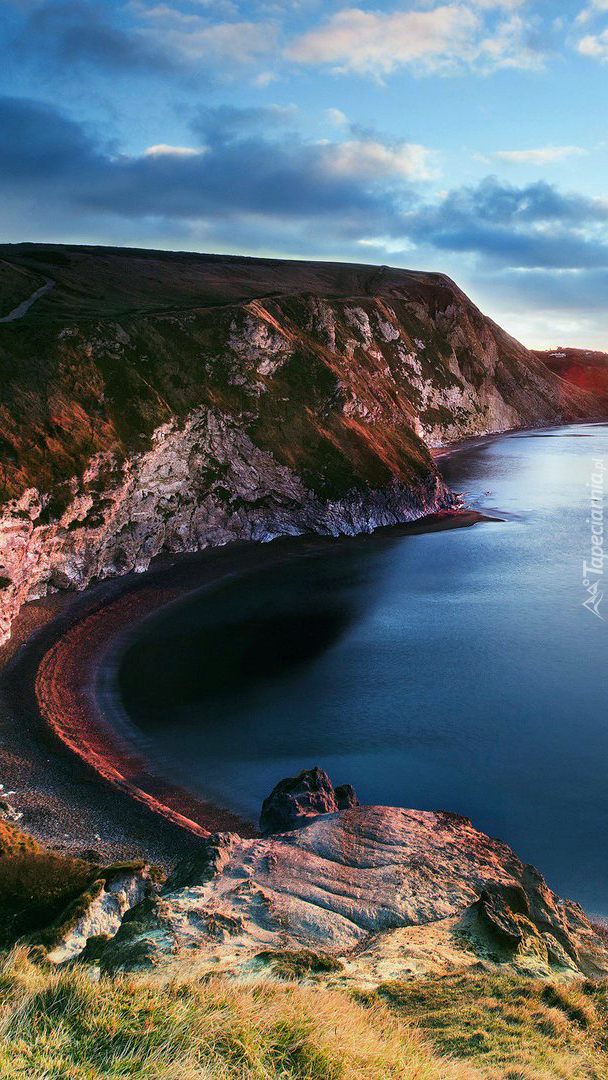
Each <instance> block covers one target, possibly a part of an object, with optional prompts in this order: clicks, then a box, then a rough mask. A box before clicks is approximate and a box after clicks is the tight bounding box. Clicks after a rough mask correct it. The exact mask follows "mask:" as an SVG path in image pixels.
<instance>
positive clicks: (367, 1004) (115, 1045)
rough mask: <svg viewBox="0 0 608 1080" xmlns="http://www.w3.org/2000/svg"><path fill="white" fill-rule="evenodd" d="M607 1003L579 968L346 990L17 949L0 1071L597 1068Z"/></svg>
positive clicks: (38, 1076) (483, 1078) (572, 1073)
mask: <svg viewBox="0 0 608 1080" xmlns="http://www.w3.org/2000/svg"><path fill="white" fill-rule="evenodd" d="M176 971H177V974H176ZM607 1013H608V988H607V987H606V985H605V984H601V983H592V982H584V981H578V982H572V983H547V982H543V981H541V980H529V979H523V978H516V977H513V976H494V975H485V974H480V975H479V976H446V977H444V978H435V979H425V980H420V981H417V982H408V983H392V984H390V985H386V986H384V987H383V988H381V991H380V993H371V992H370V993H366V994H360V995H354V994H352V993H350V994H349V993H347V992H346V991H341V990H333V989H328V988H327V987H324V986H321V985H319V986H314V985H310V984H309V985H306V986H304V985H302V984H298V983H296V982H281V981H276V980H268V979H266V980H262V979H260V980H259V981H251V982H237V981H236V980H231V979H227V978H220V977H215V978H209V977H208V976H202V975H201V974H200V972H197V970H196V967H195V965H193V966H191V967H189V966H188V965H187V964H186V963H185V962H184V961H182V962H181V964H180V965H179V966H173V967H172V968H170V969H166V970H165V973H164V974H162V973H152V974H141V975H136V976H130V977H120V978H116V979H109V978H104V977H101V978H99V977H98V976H97V975H96V973H95V969H91V968H88V969H87V968H84V967H82V966H78V965H76V966H73V967H69V968H67V969H63V970H62V971H60V972H58V971H57V970H53V969H51V968H50V967H46V966H44V965H40V964H34V963H32V962H31V960H29V959H28V957H27V954H26V952H25V951H24V950H16V951H15V952H13V953H11V954H10V955H9V956H8V957H7V958H6V959H5V960H4V962H3V964H2V966H1V967H0V1026H1V1032H0V1076H1V1077H2V1078H3V1080H16V1078H18V1077H25V1076H27V1077H28V1078H30V1080H101V1078H104V1080H105V1078H108V1080H118V1078H119V1077H121V1078H123V1077H134V1078H137V1080H156V1078H160V1077H162V1078H163V1080H165V1078H166V1080H195V1078H197V1080H202V1078H204V1080H606V1076H608V1029H607V1026H606V1018H607Z"/></svg>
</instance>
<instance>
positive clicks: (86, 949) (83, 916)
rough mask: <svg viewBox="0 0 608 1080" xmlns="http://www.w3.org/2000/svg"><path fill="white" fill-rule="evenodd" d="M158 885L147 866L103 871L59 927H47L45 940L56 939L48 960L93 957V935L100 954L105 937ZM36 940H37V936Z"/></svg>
mask: <svg viewBox="0 0 608 1080" xmlns="http://www.w3.org/2000/svg"><path fill="white" fill-rule="evenodd" d="M155 887H156V886H155V881H154V876H153V875H151V873H150V870H149V868H148V867H145V866H144V867H141V868H135V867H133V868H131V867H124V868H121V867H117V868H116V869H110V870H109V871H104V872H103V873H100V878H99V880H98V881H96V882H95V883H94V884H93V885H92V886H91V888H90V889H89V890H88V891H87V893H86V894H84V895H83V896H82V897H81V898H80V899H79V900H77V901H76V902H75V903H74V904H72V905H71V906H70V908H68V909H67V911H66V912H64V914H63V915H62V916H61V917H60V918H59V920H58V922H57V925H56V927H49V928H48V930H47V931H45V933H44V939H45V941H48V940H49V939H51V940H52V945H51V946H50V947H49V948H47V953H46V957H47V960H49V961H50V962H51V963H54V964H62V963H65V962H66V961H68V960H75V959H76V958H78V957H80V956H84V955H85V953H86V958H87V959H89V958H91V956H92V953H93V951H95V950H93V948H92V944H91V945H89V941H90V940H91V939H92V938H93V939H95V941H96V948H97V951H98V953H99V954H100V953H101V951H102V942H103V939H106V940H110V939H112V938H113V937H114V935H115V934H116V932H117V930H118V929H119V927H120V925H121V923H122V921H123V918H124V916H125V914H126V913H127V912H128V911H129V910H130V908H133V907H135V906H136V905H139V904H141V902H142V901H143V900H144V898H145V897H147V896H150V895H151V894H152V893H153V892H154V890H155ZM32 944H36V938H35V937H34V938H33V939H32Z"/></svg>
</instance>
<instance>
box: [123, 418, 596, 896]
mask: <svg viewBox="0 0 608 1080" xmlns="http://www.w3.org/2000/svg"><path fill="white" fill-rule="evenodd" d="M598 444H601V448H602V449H603V452H604V454H605V459H606V461H607V463H608V428H606V427H594V428H591V427H585V426H580V427H571V428H567V429H560V430H555V431H552V432H537V433H532V434H530V435H526V434H517V435H512V436H508V437H504V438H501V439H497V440H492V441H489V442H486V443H481V444H480V445H478V446H475V447H472V448H470V449H467V450H466V451H462V452H460V453H459V454H457V455H455V456H454V457H453V458H451V459H448V460H446V461H444V462H443V463H442V468H443V469H444V472H445V475H446V478H447V480H448V482H449V483H450V484H452V486H453V487H455V488H456V489H457V490H459V491H464V492H466V493H467V495H468V497H469V498H471V499H472V500H474V501H475V502H477V503H478V504H479V505H480V506H481V507H482V508H483V509H484V510H487V511H488V512H489V513H496V514H497V515H499V516H500V517H502V518H503V519H504V520H503V521H500V522H496V523H485V524H480V525H476V526H475V527H473V528H471V529H461V530H455V531H449V532H435V533H427V534H422V535H408V536H399V535H395V534H393V533H390V532H388V533H386V532H385V533H382V534H378V535H377V536H375V537H373V538H363V539H355V540H350V541H336V542H335V544H332V545H330V546H329V550H328V551H327V552H326V553H324V554H323V555H322V556H312V555H310V554H307V555H306V556H304V555H302V556H301V557H298V556H297V555H296V556H294V557H293V558H292V559H291V560H290V561H289V562H288V563H283V564H282V565H280V566H277V567H275V568H274V569H269V570H265V571H261V572H258V573H255V574H251V575H250V576H248V577H245V578H243V579H241V580H233V581H230V582H228V583H227V584H224V585H222V586H220V587H217V588H215V589H214V590H209V591H205V592H203V593H200V594H198V595H197V596H196V597H194V598H192V599H190V600H189V601H187V602H184V603H182V604H181V605H179V606H177V607H173V608H170V609H168V610H167V612H166V613H164V614H163V615H162V616H160V617H157V618H156V619H155V620H153V621H152V622H151V623H149V624H148V626H147V627H146V629H145V631H142V634H141V635H140V637H139V638H137V639H136V640H135V641H134V642H132V643H131V645H130V646H129V648H128V650H127V652H126V653H125V654H124V656H123V659H122V663H121V665H120V669H119V676H118V687H119V692H120V694H121V695H122V700H123V702H124V705H125V708H126V710H127V712H128V714H129V716H130V718H131V719H132V721H133V722H134V723H135V724H136V725H137V726H138V728H139V729H140V731H141V732H142V734H143V737H144V738H145V745H146V749H147V752H148V754H149V755H150V756H151V758H152V759H153V760H155V762H156V763H157V764H158V766H159V767H160V768H162V770H164V771H165V772H166V773H167V775H169V776H172V777H177V778H179V779H180V780H181V782H183V783H185V784H186V785H187V786H190V787H191V788H192V789H193V790H195V791H198V792H200V793H202V794H204V795H206V796H212V797H215V798H216V799H218V800H220V801H221V802H223V803H225V804H227V805H229V806H230V807H232V808H234V809H236V810H239V811H241V812H245V813H248V814H249V815H251V816H255V815H256V814H257V811H258V809H259V805H260V802H261V800H262V799H263V798H264V796H265V795H266V794H267V793H268V791H269V790H270V788H271V787H272V785H273V784H274V783H276V781H277V780H278V779H280V778H281V777H282V776H284V775H287V774H289V773H292V772H294V771H297V770H299V769H301V768H302V767H304V766H307V765H312V764H315V763H318V764H321V765H323V766H324V767H325V768H326V769H327V770H328V771H329V772H330V774H331V775H332V778H333V779H334V782H336V783H342V782H346V781H350V782H351V783H354V785H355V787H356V788H357V790H358V792H359V795H360V797H361V799H362V801H365V802H380V803H387V804H394V805H405V806H417V807H421V808H430V809H446V810H453V811H457V812H459V813H463V814H467V815H468V816H470V817H471V818H472V819H473V821H474V823H475V824H476V825H477V826H479V827H480V828H482V829H483V830H484V831H486V832H489V833H490V834H491V835H496V836H500V837H502V838H503V839H505V840H507V841H508V842H510V843H511V844H513V846H514V847H515V848H516V850H517V851H518V853H519V854H520V855H522V857H523V858H524V859H526V860H529V861H532V862H535V863H536V864H537V865H539V866H540V868H541V869H542V870H543V872H544V873H545V874H546V875H547V877H548V878H549V880H550V882H551V884H552V885H553V886H554V887H555V888H557V889H558V890H559V891H561V892H563V893H566V894H567V895H570V896H573V897H574V898H576V899H579V900H580V901H581V902H583V903H584V904H585V905H586V906H587V907H589V908H590V909H591V910H593V911H598V912H608V895H607V885H608V837H607V828H606V825H607V814H608V786H607V784H606V766H607V764H608V725H607V722H606V721H607V719H608V710H607V708H606V704H607V702H606V659H607V656H606V653H607V645H608V596H607V597H606V600H605V605H606V612H605V614H606V619H607V621H606V622H603V621H602V620H601V619H598V618H596V617H594V615H593V614H592V613H591V612H589V611H588V610H585V609H584V608H583V607H582V601H583V599H584V598H585V594H584V591H583V589H582V573H581V569H582V561H583V558H584V557H585V556H586V555H587V554H588V551H589V547H588V530H589V525H588V524H587V523H586V518H588V516H589V513H588V496H589V489H588V487H587V486H586V485H587V484H588V482H589V476H590V472H591V467H592V461H593V457H592V453H595V452H596V451H597V447H598ZM600 610H601V609H600Z"/></svg>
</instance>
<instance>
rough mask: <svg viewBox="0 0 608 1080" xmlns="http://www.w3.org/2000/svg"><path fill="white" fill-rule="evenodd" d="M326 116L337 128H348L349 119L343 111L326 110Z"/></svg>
mask: <svg viewBox="0 0 608 1080" xmlns="http://www.w3.org/2000/svg"><path fill="white" fill-rule="evenodd" d="M325 115H326V117H327V119H328V120H329V122H330V124H334V125H335V127H348V117H347V115H346V113H343V112H342V109H333V108H332V109H326V110H325Z"/></svg>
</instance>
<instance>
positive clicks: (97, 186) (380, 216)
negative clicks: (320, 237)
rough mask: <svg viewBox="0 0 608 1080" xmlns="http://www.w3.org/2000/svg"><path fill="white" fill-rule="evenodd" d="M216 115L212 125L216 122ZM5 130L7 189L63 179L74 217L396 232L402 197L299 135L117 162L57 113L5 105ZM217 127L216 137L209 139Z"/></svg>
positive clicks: (3, 179)
mask: <svg viewBox="0 0 608 1080" xmlns="http://www.w3.org/2000/svg"><path fill="white" fill-rule="evenodd" d="M217 120H218V116H217V114H216V115H215V116H214V117H213V122H214V124H217ZM0 130H4V131H6V132H7V133H10V136H11V138H10V140H9V141H8V143H5V164H4V170H3V174H2V175H1V176H0V185H3V186H4V187H5V188H6V187H7V185H8V186H10V185H11V183H12V182H13V181H14V180H15V179H20V180H23V181H24V182H25V183H27V184H28V186H30V187H34V188H36V187H39V185H40V183H41V182H42V183H44V185H45V187H46V188H47V189H48V187H49V185H53V184H54V183H55V182H56V181H57V180H59V181H61V187H60V190H61V197H62V199H63V200H64V202H66V203H69V204H70V205H72V206H73V207H74V209H75V211H77V210H78V208H80V209H81V210H82V209H83V208H90V209H95V210H97V211H107V212H108V213H113V214H122V215H124V216H126V217H135V218H137V217H142V216H145V215H160V216H165V217H168V218H171V217H178V218H182V217H189V218H199V217H207V216H210V217H213V218H214V219H217V218H221V219H224V220H231V221H233V222H234V221H235V220H237V219H238V218H239V216H241V215H250V214H255V215H257V216H258V217H259V220H260V228H263V224H262V222H263V219H265V218H268V219H270V220H280V219H281V218H283V217H285V218H288V219H294V220H298V219H299V220H302V219H305V218H310V217H315V218H319V217H326V216H329V215H331V216H332V227H333V230H334V233H335V234H336V235H340V233H341V232H343V231H344V229H346V230H348V229H351V230H355V229H356V227H357V224H358V226H359V227H361V225H362V223H363V222H366V223H367V224H368V225H369V224H370V223H371V222H373V223H374V224H375V226H376V227H378V228H383V229H387V228H389V229H390V228H394V227H395V226H396V223H397V220H398V218H399V211H398V209H397V206H396V199H395V196H391V195H390V191H389V186H388V185H387V186H386V189H385V190H378V185H377V184H376V185H374V187H373V189H372V187H370V186H369V185H368V186H366V185H364V184H361V183H360V182H359V180H358V179H357V177H356V176H353V175H352V173H349V172H348V171H344V170H340V169H336V168H334V164H335V163H334V161H333V160H332V156H331V148H330V149H328V147H327V146H324V145H318V144H309V143H304V142H302V141H300V140H299V139H297V138H296V137H295V136H288V137H287V138H285V139H284V140H283V141H278V140H277V141H274V142H273V141H271V140H268V139H266V138H264V137H263V136H262V135H257V134H256V135H253V136H247V137H242V138H238V139H234V140H232V141H227V142H226V141H224V138H223V137H222V136H221V135H219V136H217V137H216V141H215V142H211V141H210V140H209V139H208V140H207V148H206V149H205V151H204V152H201V153H199V154H192V155H191V156H187V155H185V154H183V153H181V154H180V153H177V152H176V153H171V152H156V153H153V154H150V155H142V156H141V157H137V158H132V157H111V156H110V155H109V154H108V153H107V152H103V151H102V150H100V149H99V148H98V147H97V146H96V145H95V143H94V141H93V139H92V138H91V137H90V136H89V135H88V134H87V133H86V132H85V131H84V129H82V128H81V127H80V126H79V125H78V124H76V123H74V122H72V121H70V120H68V119H66V118H65V117H64V116H63V115H62V114H61V113H59V112H58V111H57V110H55V109H53V108H52V107H50V106H48V105H44V104H40V103H38V102H33V101H22V100H18V99H14V98H4V99H0ZM209 130H210V129H209V126H208V127H207V131H208V133H209Z"/></svg>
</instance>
